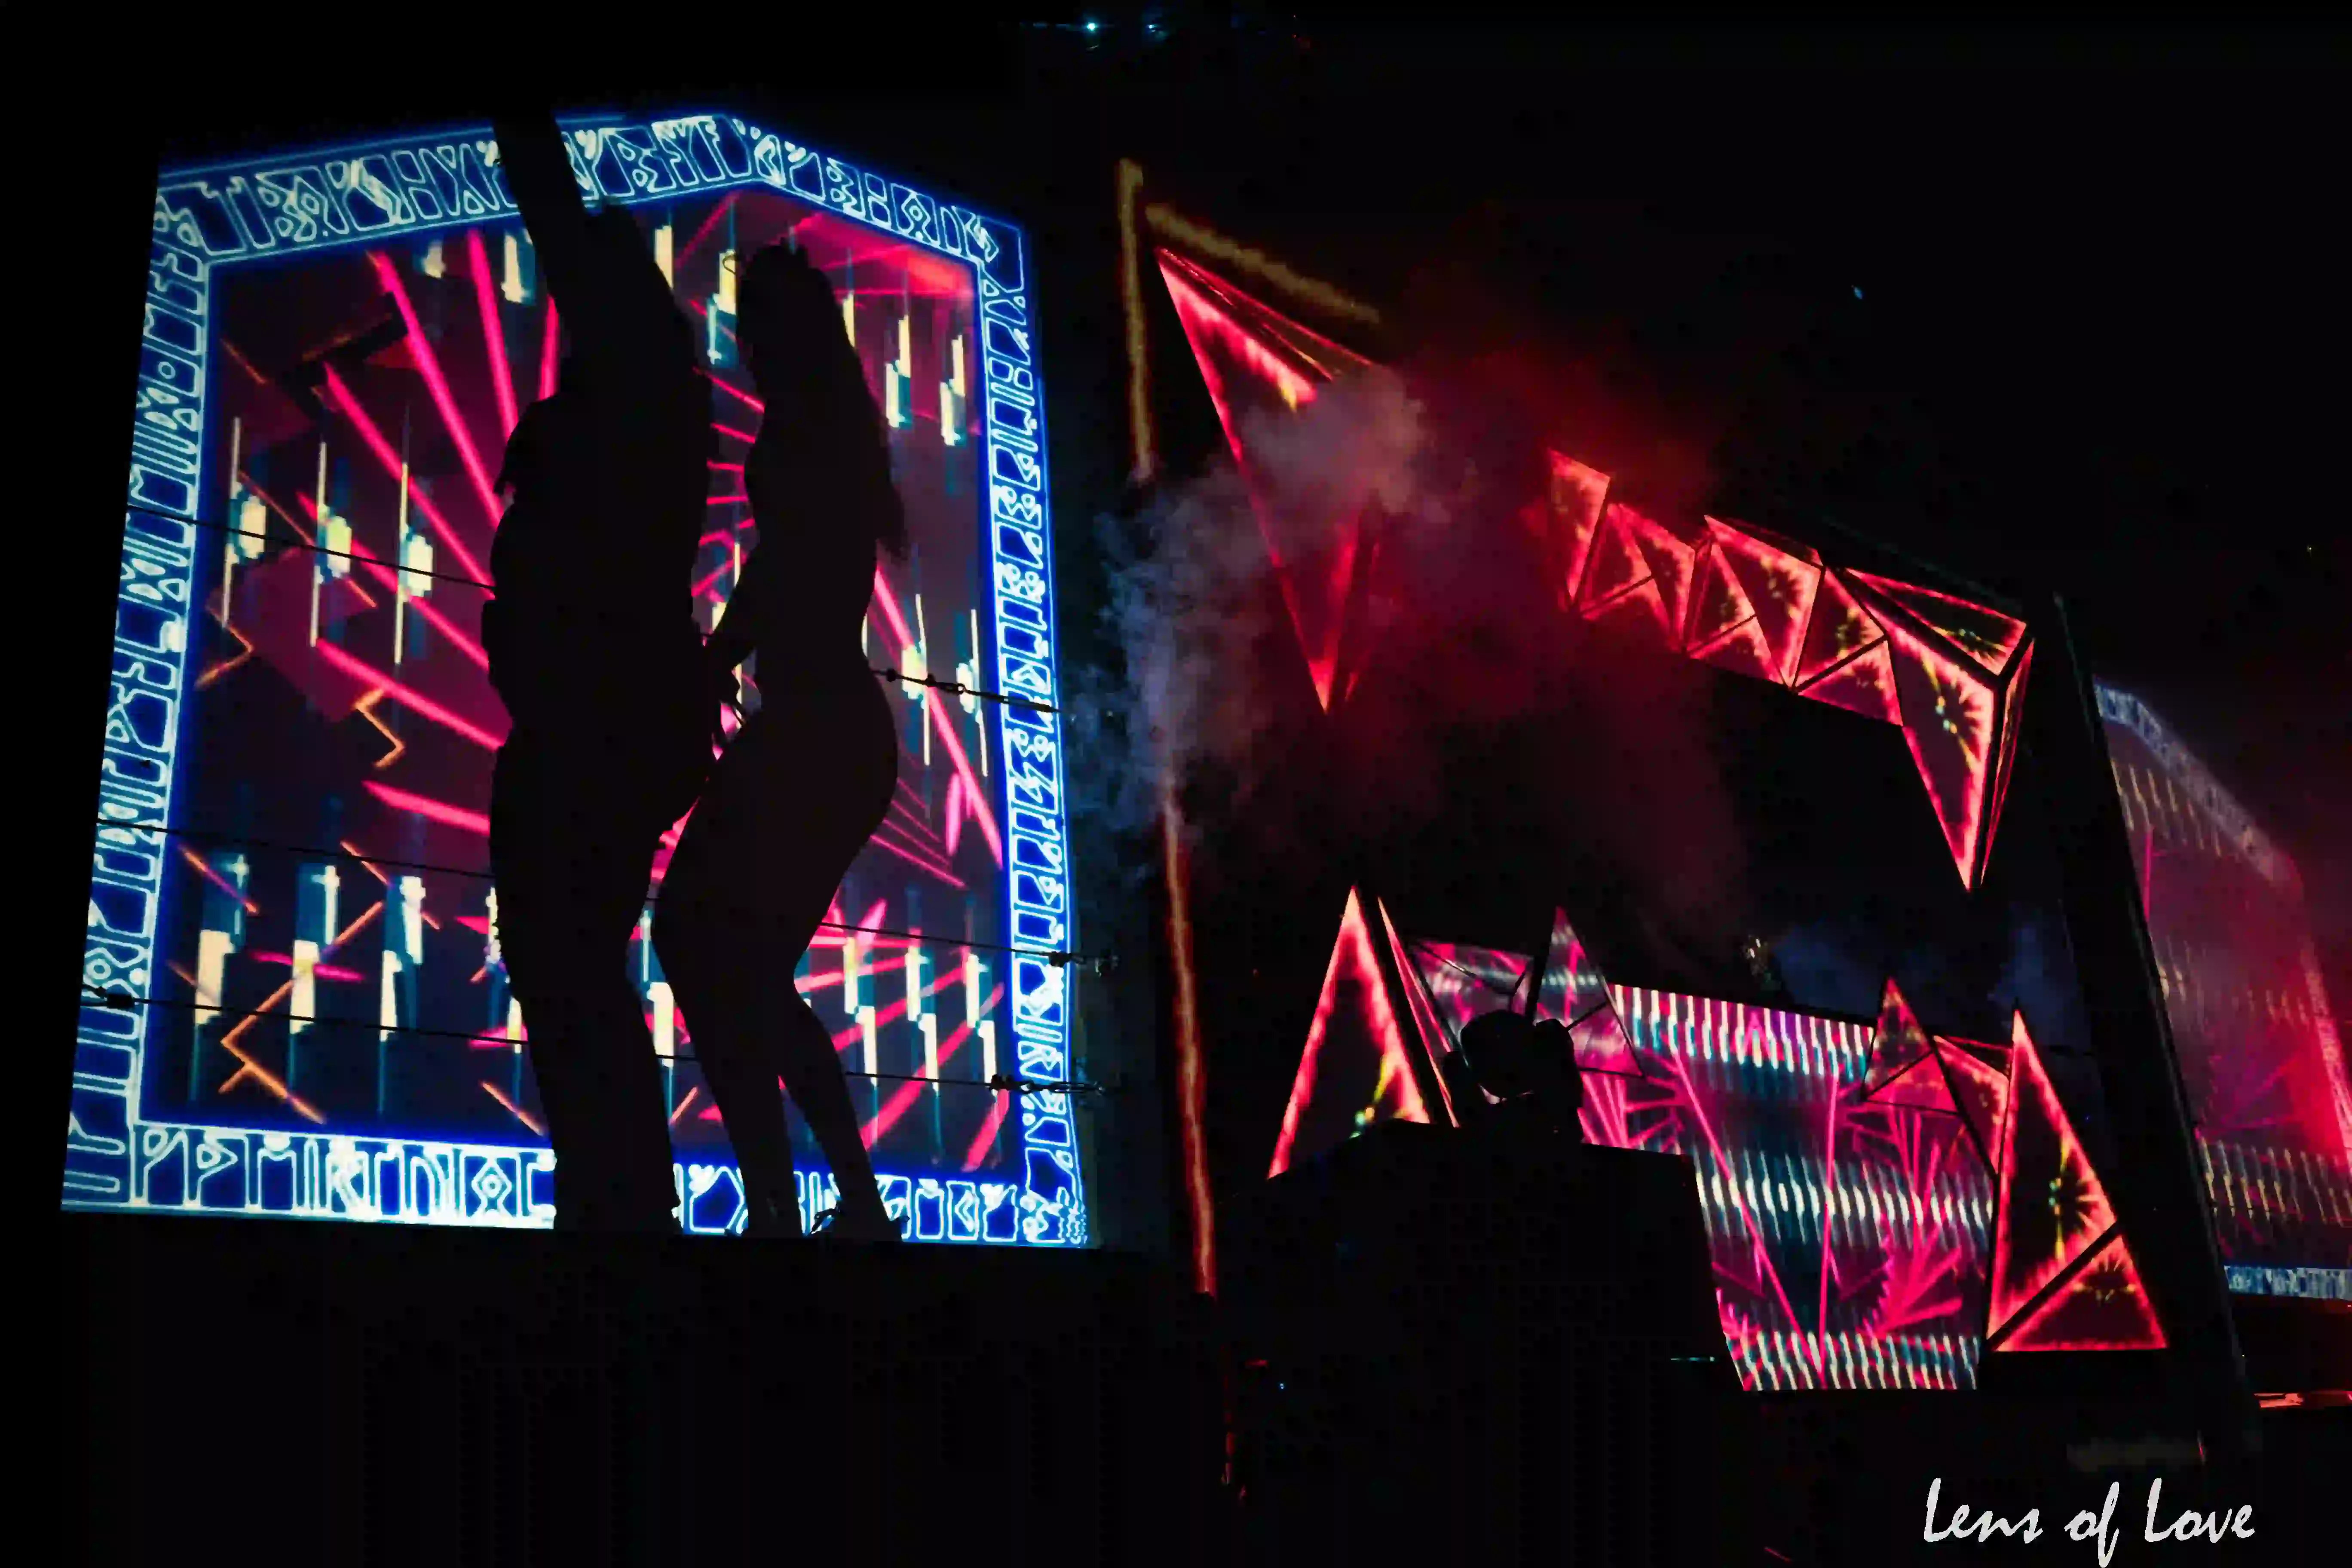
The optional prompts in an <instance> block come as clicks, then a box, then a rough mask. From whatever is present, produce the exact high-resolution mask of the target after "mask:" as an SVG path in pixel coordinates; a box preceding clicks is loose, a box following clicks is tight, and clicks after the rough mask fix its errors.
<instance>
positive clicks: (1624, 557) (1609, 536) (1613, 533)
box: [1576, 506, 1650, 616]
mask: <svg viewBox="0 0 2352 1568" xmlns="http://www.w3.org/2000/svg"><path fill="white" fill-rule="evenodd" d="M1632 519H1633V511H1632V510H1630V509H1628V508H1626V507H1622V506H1612V507H1610V508H1609V509H1608V510H1605V511H1603V512H1602V513H1601V525H1600V528H1599V530H1598V531H1596V533H1595V534H1594V537H1593V541H1592V552H1591V559H1590V560H1589V561H1587V562H1586V563H1585V567H1584V582H1583V584H1582V585H1581V586H1580V588H1579V589H1578V592H1577V600H1576V604H1577V608H1578V609H1580V611H1582V612H1583V613H1584V614H1585V615H1587V616H1591V615H1593V614H1594V613H1595V612H1597V611H1599V610H1600V609H1601V607H1602V606H1603V605H1607V604H1609V603H1610V602H1611V601H1612V600H1614V599H1616V598H1617V597H1618V596H1619V595H1622V594H1624V593H1625V592H1627V591H1628V590H1629V589H1631V588H1633V586H1634V585H1635V584H1640V583H1645V582H1647V581H1649V578H1650V562H1649V558H1648V557H1647V556H1645V555H1643V553H1642V547H1641V545H1639V544H1638V543H1636V542H1634V539H1633V521H1632Z"/></svg>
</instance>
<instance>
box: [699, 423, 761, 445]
mask: <svg viewBox="0 0 2352 1568" xmlns="http://www.w3.org/2000/svg"><path fill="white" fill-rule="evenodd" d="M710 427H711V428H712V429H713V430H716V431H718V432H719V434H720V435H721V436H732V437H735V439H737V440H738V441H745V442H756V441H757V440H758V439H759V437H756V436H752V435H749V434H747V433H745V432H744V431H741V430H738V429H736V428H735V426H732V425H721V424H720V423H719V421H718V420H716V419H713V420H712V421H711V422H710Z"/></svg>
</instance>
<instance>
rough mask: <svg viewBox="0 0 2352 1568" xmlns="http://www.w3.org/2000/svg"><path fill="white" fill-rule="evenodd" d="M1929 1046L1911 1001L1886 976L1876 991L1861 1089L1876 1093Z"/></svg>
mask: <svg viewBox="0 0 2352 1568" xmlns="http://www.w3.org/2000/svg"><path fill="white" fill-rule="evenodd" d="M1933 1048H1934V1047H1933V1046H1932V1044H1931V1043H1930V1042H1929V1040H1928V1038H1927V1030H1925V1029H1923V1028H1921V1027H1920V1026H1919V1020H1918V1019H1917V1018H1916V1016H1913V1015H1912V1012H1911V1004H1910V1003H1908V1002H1906V1001H1905V1000H1904V999H1903V993H1902V992H1901V991H1899V990H1897V989H1896V988H1895V982H1894V981H1892V980H1889V981H1888V982H1887V983H1886V989H1885V991H1884V992H1882V993H1881V994H1880V995H1879V1000H1878V1030H1877V1033H1875V1034H1874V1035H1873V1036H1872V1037H1871V1044H1870V1071H1869V1072H1868V1073H1867V1074H1866V1075H1865V1076H1864V1079H1863V1080H1862V1091H1863V1093H1864V1094H1865V1095H1874V1094H1876V1093H1877V1092H1878V1090H1879V1089H1880V1088H1881V1086H1883V1085H1885V1084H1886V1083H1887V1082H1889V1081H1891V1080H1892V1079H1895V1078H1896V1077H1897V1076H1899V1075H1900V1074H1902V1073H1904V1072H1906V1071H1908V1070H1909V1069H1910V1068H1911V1066H1912V1064H1913V1063H1915V1062H1916V1061H1918V1060H1919V1059H1920V1058H1923V1057H1925V1056H1927V1054H1928V1052H1929V1051H1930V1050H1931V1049H1933Z"/></svg>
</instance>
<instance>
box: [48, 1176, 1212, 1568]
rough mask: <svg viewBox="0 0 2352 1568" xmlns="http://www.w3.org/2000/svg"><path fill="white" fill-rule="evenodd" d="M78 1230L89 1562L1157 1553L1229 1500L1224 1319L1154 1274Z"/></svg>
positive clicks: (341, 1232) (461, 1233) (76, 1299)
mask: <svg viewBox="0 0 2352 1568" xmlns="http://www.w3.org/2000/svg"><path fill="white" fill-rule="evenodd" d="M60 1225H61V1226H62V1228H63V1230H64V1233H65V1239H66V1247H65V1252H66V1259H65V1267H66V1278H65V1279H64V1280H63V1285H64V1289H63V1292H62V1298H63V1300H62V1305H63V1307H64V1309H65V1311H66V1314H67V1316H68V1342H67V1343H66V1344H65V1345H63V1346H62V1347H61V1348H62V1351H63V1353H64V1355H65V1357H66V1362H67V1365H68V1368H69V1369H70V1372H69V1373H68V1378H67V1387H66V1391H65V1392H66V1399H67V1402H68V1416H69V1419H68V1453H67V1455H66V1456H65V1459H66V1468H67V1470H68V1473H69V1475H70V1476H72V1477H73V1478H74V1479H75V1481H76V1483H77V1484H78V1485H79V1487H80V1488H81V1489H82V1492H83V1495H82V1496H81V1497H79V1499H77V1500H75V1506H73V1507H72V1509H71V1510H70V1513H69V1516H68V1517H70V1518H72V1519H73V1520H74V1521H77V1524H76V1530H77V1531H78V1532H79V1536H80V1539H79V1541H77V1542H74V1543H73V1546H72V1549H71V1550H69V1551H68V1552H66V1554H65V1559H66V1560H69V1561H75V1562H98V1563H122V1562H142V1561H144V1562H162V1561H171V1562H184V1563H185V1562H220V1563H292V1562H298V1561H299V1562H339V1563H359V1562H383V1563H406V1564H415V1563H436V1564H437V1563H484V1562H498V1563H525V1562H560V1563H605V1562H610V1563H685V1562H691V1561H694V1560H696V1558H697V1556H698V1555H699V1554H701V1553H704V1552H710V1551H713V1550H716V1549H728V1548H732V1549H739V1550H740V1549H756V1550H758V1551H759V1552H761V1555H762V1556H772V1557H774V1558H776V1559H777V1560H783V1559H784V1558H786V1557H793V1558H794V1559H795V1560H807V1561H825V1562H833V1561H838V1562H844V1563H849V1562H857V1563H890V1562H916V1561H926V1560H931V1558H932V1554H933V1553H935V1552H936V1553H939V1554H940V1555H939V1556H938V1558H937V1560H938V1561H942V1562H951V1563H956V1564H957V1565H958V1568H967V1565H969V1564H974V1563H991V1562H1008V1563H1009V1562H1015V1561H1019V1562H1024V1563H1040V1564H1047V1563H1145V1562H1160V1561H1171V1560H1176V1561H1181V1560H1183V1559H1184V1558H1187V1557H1192V1556H1194V1555H1197V1551H1196V1544H1195V1543H1196V1539H1197V1537H1198V1535H1199V1533H1200V1532H1201V1531H1206V1530H1209V1529H1211V1528H1212V1527H1213V1521H1214V1518H1215V1517H1216V1515H1217V1512H1218V1479H1219V1470H1220V1468H1221V1466H1222V1463H1223V1434H1222V1428H1221V1425H1220V1422H1221V1408H1220V1405H1219V1396H1218V1384H1217V1378H1216V1375H1215V1372H1214V1367H1213V1350H1212V1341H1211V1338H1210V1333H1209V1329H1208V1323H1207V1320H1206V1317H1205V1309H1204V1307H1203V1305H1202V1303H1201V1301H1200V1299H1198V1298H1195V1297H1193V1296H1192V1295H1191V1294H1190V1293H1189V1291H1188V1290H1186V1289H1184V1288H1183V1287H1182V1285H1181V1283H1180V1282H1179V1281H1178V1280H1177V1279H1174V1278H1173V1277H1171V1276H1170V1275H1167V1274H1164V1273H1161V1272H1160V1271H1158V1270H1156V1269H1154V1268H1151V1267H1150V1266H1148V1265H1146V1264H1145V1263H1143V1262H1142V1261H1140V1260H1139V1259H1136V1258H1130V1257H1125V1256H1120V1255H1115V1254H1107V1253H1100V1252H1055V1251H1046V1250H1042V1249H1038V1250H1030V1249H1022V1250H1017V1251H1016V1250H1013V1249H1009V1248H1007V1249H992V1248H981V1247H938V1246H907V1247H898V1248H892V1249H887V1250H885V1249H871V1248H859V1247H846V1246H829V1245H826V1244H823V1243H807V1244H801V1245H792V1244H778V1243H769V1242H755V1241H750V1240H744V1239H740V1238H739V1239H732V1240H729V1239H703V1238H694V1239H688V1238H677V1239H672V1240H667V1241H665V1240H658V1239H647V1240H643V1241H635V1240H630V1239H621V1240H614V1239H613V1238H589V1237H573V1236H558V1235H553V1234H550V1233H547V1232H540V1231H525V1232H505V1233H501V1232H487V1231H478V1230H464V1229H444V1228H424V1227H415V1228H410V1227H395V1226H343V1225H326V1224H309V1223H300V1222H280V1221H270V1220H253V1221H220V1220H192V1219H185V1218H180V1217H176V1216H169V1217H167V1216H156V1217H144V1216H139V1217H126V1216H115V1215H106V1216H81V1215H63V1216H60ZM820 1543H824V1544H823V1545H822V1547H821V1548H820ZM1171 1550H1173V1551H1175V1552H1178V1553H1179V1555H1178V1557H1176V1558H1174V1559H1171V1558H1170V1557H1169V1556H1168V1555H1167V1553H1168V1552H1170V1551H1171ZM803 1552H805V1553H807V1555H805V1556H803V1555H802V1554H803Z"/></svg>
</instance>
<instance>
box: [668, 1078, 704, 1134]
mask: <svg viewBox="0 0 2352 1568" xmlns="http://www.w3.org/2000/svg"><path fill="white" fill-rule="evenodd" d="M701 1092H702V1086H701V1085H700V1084H689V1085H688V1087H687V1090H686V1098H685V1099H684V1100H679V1101H678V1102H677V1110H673V1111H671V1112H670V1113H669V1124H670V1125H671V1126H672V1127H675V1126H677V1119H678V1118H679V1117H681V1116H684V1115H685V1114H686V1108H687V1107H688V1106H689V1105H692V1104H693V1103H694V1100H695V1097H696V1096H697V1095H699V1094H700V1093H701Z"/></svg>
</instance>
